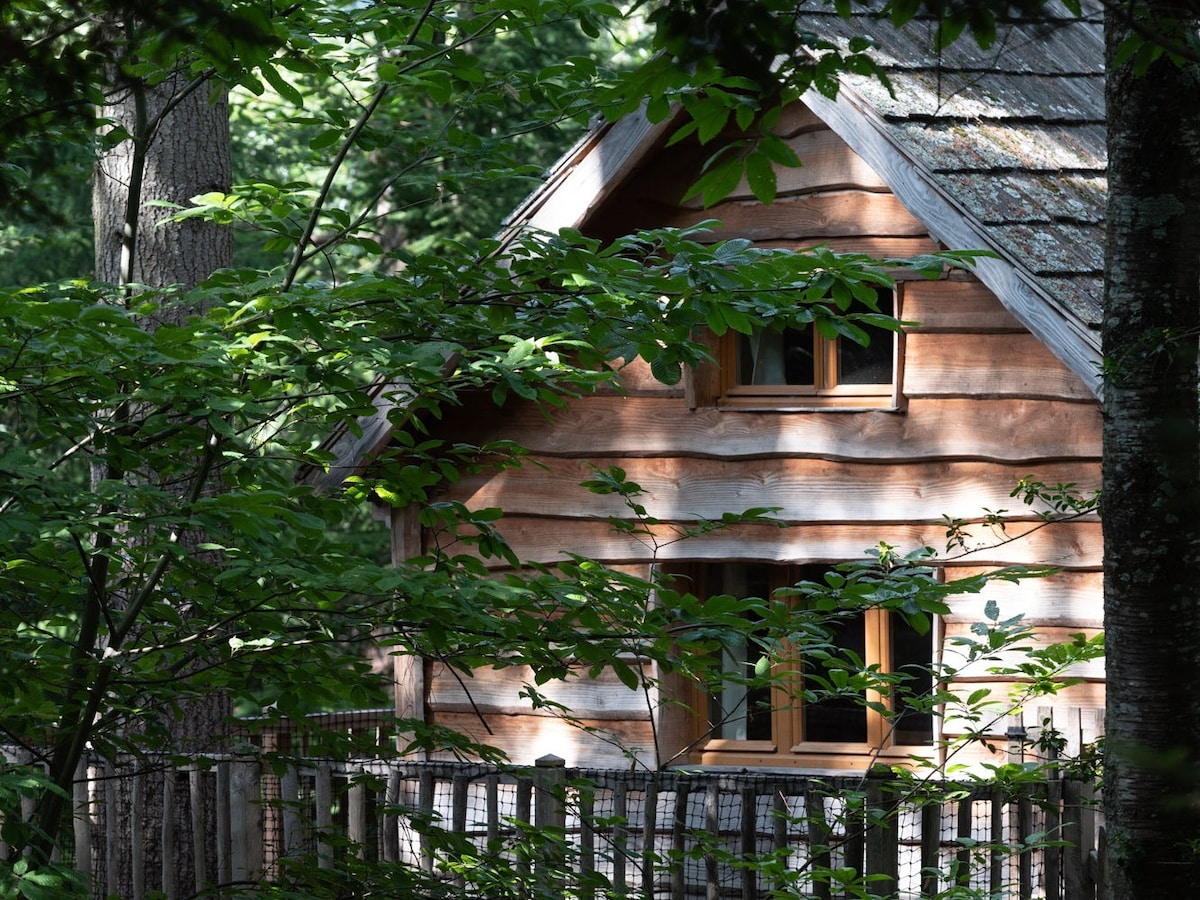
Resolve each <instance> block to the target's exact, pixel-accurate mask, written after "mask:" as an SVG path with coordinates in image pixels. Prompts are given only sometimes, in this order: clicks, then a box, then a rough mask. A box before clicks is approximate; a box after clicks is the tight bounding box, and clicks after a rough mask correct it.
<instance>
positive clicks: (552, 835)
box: [533, 754, 567, 894]
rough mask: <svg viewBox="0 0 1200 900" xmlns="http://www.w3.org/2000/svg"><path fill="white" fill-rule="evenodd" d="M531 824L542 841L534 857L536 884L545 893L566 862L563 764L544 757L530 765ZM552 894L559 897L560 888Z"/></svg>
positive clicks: (554, 758) (565, 764) (563, 761)
mask: <svg viewBox="0 0 1200 900" xmlns="http://www.w3.org/2000/svg"><path fill="white" fill-rule="evenodd" d="M534 766H535V767H536V768H535V770H534V801H533V817H534V824H535V825H536V826H537V829H538V831H539V833H540V837H541V840H542V841H543V844H542V847H541V850H540V852H539V854H538V863H537V881H538V884H539V885H540V887H541V889H542V890H543V891H545V892H547V893H549V892H550V890H551V884H552V883H553V879H555V878H561V877H562V871H563V864H564V863H565V862H566V857H565V854H564V852H563V851H564V849H565V848H564V844H565V842H566V839H567V808H566V796H567V768H566V766H567V761H566V760H565V759H563V758H562V757H560V756H555V755H553V754H546V755H545V756H543V757H540V758H539V759H537V760H536V761H535V762H534ZM555 893H559V894H561V888H560V890H559V891H556V892H555Z"/></svg>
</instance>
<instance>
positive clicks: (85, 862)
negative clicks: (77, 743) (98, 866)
mask: <svg viewBox="0 0 1200 900" xmlns="http://www.w3.org/2000/svg"><path fill="white" fill-rule="evenodd" d="M90 786H91V785H90V783H89V781H88V761H87V754H86V753H85V754H84V755H83V756H82V757H81V758H80V760H79V765H78V766H77V767H76V769H75V781H74V782H73V783H72V785H71V799H72V805H73V806H74V811H75V815H74V818H73V822H74V826H75V869H76V871H78V872H79V874H80V875H82V876H83V878H84V880H85V881H88V882H90V881H91V879H92V804H91V800H90V797H89V789H90Z"/></svg>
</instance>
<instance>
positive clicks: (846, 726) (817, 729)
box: [804, 615, 867, 743]
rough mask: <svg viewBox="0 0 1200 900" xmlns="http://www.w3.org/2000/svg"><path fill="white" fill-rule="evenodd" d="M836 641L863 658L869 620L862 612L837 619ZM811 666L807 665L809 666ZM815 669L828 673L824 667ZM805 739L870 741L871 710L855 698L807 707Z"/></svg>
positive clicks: (840, 698) (834, 627)
mask: <svg viewBox="0 0 1200 900" xmlns="http://www.w3.org/2000/svg"><path fill="white" fill-rule="evenodd" d="M832 631H833V643H834V644H835V645H836V646H838V647H841V648H842V649H843V650H849V651H851V652H853V653H854V654H855V655H856V656H857V657H858V658H859V659H863V658H864V657H865V654H866V649H867V635H866V623H865V621H864V619H863V616H862V615H856V616H854V617H852V618H844V619H841V620H839V621H837V622H836V623H835V624H834V625H833V628H832ZM806 668H807V666H806ZM815 671H819V672H821V674H822V675H824V670H823V667H822V668H821V669H816V670H815ZM804 740H805V741H819V742H832V741H836V742H839V743H840V742H849V743H862V742H865V741H866V740H867V712H866V709H865V708H864V707H863V705H862V702H861V701H860V700H858V699H856V698H854V697H834V698H830V699H828V700H822V701H821V702H820V703H809V704H806V705H805V707H804Z"/></svg>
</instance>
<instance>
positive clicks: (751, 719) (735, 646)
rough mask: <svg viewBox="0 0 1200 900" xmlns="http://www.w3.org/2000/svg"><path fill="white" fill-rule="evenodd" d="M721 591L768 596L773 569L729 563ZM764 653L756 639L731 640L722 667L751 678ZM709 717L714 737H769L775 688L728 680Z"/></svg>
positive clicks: (726, 738) (758, 739)
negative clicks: (772, 694) (772, 695)
mask: <svg viewBox="0 0 1200 900" xmlns="http://www.w3.org/2000/svg"><path fill="white" fill-rule="evenodd" d="M717 589H718V590H719V591H720V592H721V593H725V594H731V595H733V596H735V597H767V596H769V595H770V593H771V584H770V569H769V568H768V567H766V566H750V565H736V564H734V565H728V566H724V567H722V570H721V576H720V578H719V587H718V588H717ZM763 653H764V650H763V648H762V647H761V646H760V645H759V644H758V643H756V642H755V641H754V640H747V639H746V638H741V639H739V640H736V641H730V642H729V643H728V644H726V646H725V647H724V649H723V650H722V653H721V669H722V671H724V672H728V673H729V674H730V675H732V676H734V678H735V679H751V678H753V677H754V674H755V666H757V664H758V661H759V659H761V658H762V655H763ZM709 717H710V720H711V724H712V734H713V736H714V737H718V738H724V739H725V740H730V741H769V740H771V737H772V731H771V688H770V686H769V685H765V684H764V685H752V684H751V685H748V684H745V683H742V684H738V683H735V682H727V683H726V684H725V686H724V687H723V688H722V689H721V690H720V691H719V692H717V693H716V694H715V695H713V697H712V699H711V702H710V704H709Z"/></svg>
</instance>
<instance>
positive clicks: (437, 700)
mask: <svg viewBox="0 0 1200 900" xmlns="http://www.w3.org/2000/svg"><path fill="white" fill-rule="evenodd" d="M431 676H432V678H431V682H430V687H429V697H428V701H427V702H428V708H429V709H430V711H432V712H433V713H434V715H441V714H442V713H471V712H475V711H478V712H481V713H483V714H484V715H495V714H502V715H529V716H551V717H561V715H562V712H561V710H557V709H553V708H540V709H534V708H533V705H532V704H531V703H530V701H529V700H528V699H527V698H523V697H521V696H520V694H521V691H522V689H523V688H524V687H525V686H526V685H534V675H533V671H532V670H531V669H530V668H529V667H528V666H513V667H510V668H504V669H477V670H476V671H475V674H474V677H471V678H468V677H465V676H464V677H462V680H461V682H460V680H459V679H458V678H455V677H454V676H453V675H452V674H450V673H449V672H447V671H446V670H445V667H443V666H440V665H435V666H434V667H433V670H432V673H431ZM536 690H537V692H538V693H539V694H541V695H542V696H543V697H545V698H546V699H548V700H550V701H553V702H555V703H559V704H561V705H562V706H564V707H566V708H567V709H568V710H569V711H570V715H571V716H573V717H575V718H579V719H594V720H597V721H610V720H613V719H629V720H636V719H648V718H649V717H650V710H649V709H648V708H647V706H646V697H645V695H644V694H643V693H642V692H641V691H631V690H630V689H629V688H628V687H626V686H625V685H624V684H622V682H621V680H620V679H619V678H617V676H616V675H614V674H613V673H612V671H611V670H610V669H605V670H603V671H602V672H600V673H599V674H597V675H596V677H595V678H589V677H587V676H586V675H584V674H582V673H581V674H580V675H579V676H578V677H574V678H571V679H570V680H569V681H548V682H546V683H545V684H542V685H537V686H536Z"/></svg>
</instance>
